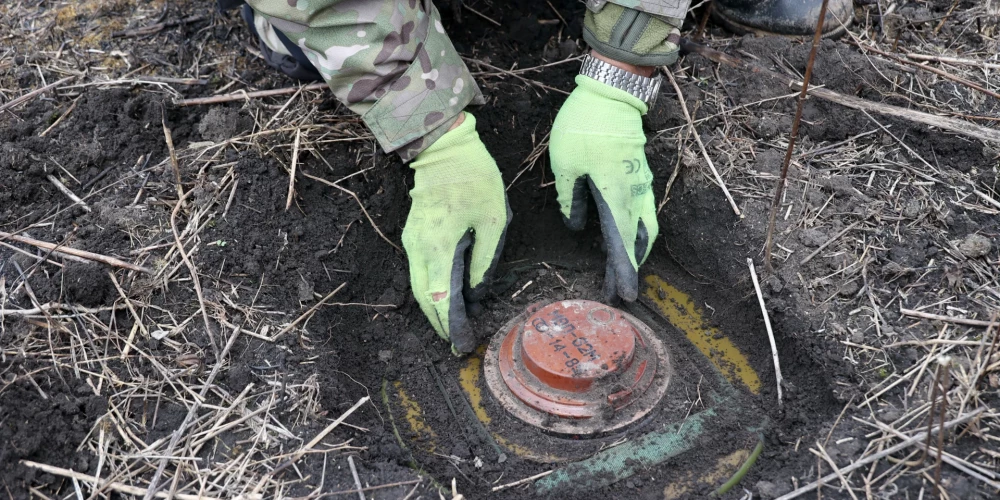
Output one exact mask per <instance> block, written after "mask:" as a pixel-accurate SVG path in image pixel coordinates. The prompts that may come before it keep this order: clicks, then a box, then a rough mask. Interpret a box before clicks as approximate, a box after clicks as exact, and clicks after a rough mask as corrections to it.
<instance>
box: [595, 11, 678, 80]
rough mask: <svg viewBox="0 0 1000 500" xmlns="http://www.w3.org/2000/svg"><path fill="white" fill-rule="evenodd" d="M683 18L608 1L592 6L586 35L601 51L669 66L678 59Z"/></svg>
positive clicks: (618, 58)
mask: <svg viewBox="0 0 1000 500" xmlns="http://www.w3.org/2000/svg"><path fill="white" fill-rule="evenodd" d="M682 22H683V19H675V18H669V17H661V16H655V15H651V14H649V13H646V12H642V11H639V10H636V9H630V8H627V7H622V6H620V5H615V4H612V3H608V4H605V5H602V6H601V7H600V8H599V10H596V11H595V10H592V9H591V8H589V5H588V9H587V12H586V15H585V16H584V18H583V39H584V40H585V41H586V42H587V44H588V45H590V46H591V47H592V48H593V49H594V50H596V51H597V52H599V53H600V54H602V55H604V56H607V57H610V58H612V59H615V60H616V61H621V62H625V63H629V64H635V65H637V66H666V65H668V64H673V63H674V62H676V61H677V56H678V53H679V50H680V47H679V46H678V44H679V43H680V30H679V29H678V26H680V25H681V23H682Z"/></svg>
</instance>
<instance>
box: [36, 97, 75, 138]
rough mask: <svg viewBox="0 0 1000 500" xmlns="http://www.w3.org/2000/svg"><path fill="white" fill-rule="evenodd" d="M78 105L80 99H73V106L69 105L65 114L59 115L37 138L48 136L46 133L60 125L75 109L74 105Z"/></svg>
mask: <svg viewBox="0 0 1000 500" xmlns="http://www.w3.org/2000/svg"><path fill="white" fill-rule="evenodd" d="M81 97H82V96H81ZM79 103H80V97H77V98H76V99H73V104H70V106H69V109H67V110H66V112H65V113H63V114H61V115H59V118H57V119H56V121H54V122H52V125H49V126H48V128H46V129H45V130H43V131H42V133H41V134H38V137H45V136H46V135H48V133H49V132H51V131H52V129H54V128H56V126H57V125H59V124H60V123H62V121H63V120H65V119H66V117H67V116H69V115H70V113H72V112H73V110H74V109H76V105H77V104H79Z"/></svg>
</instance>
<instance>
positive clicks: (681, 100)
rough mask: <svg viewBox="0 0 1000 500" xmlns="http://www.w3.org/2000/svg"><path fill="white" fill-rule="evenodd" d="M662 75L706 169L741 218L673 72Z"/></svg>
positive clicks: (665, 71)
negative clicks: (668, 85) (679, 105)
mask: <svg viewBox="0 0 1000 500" xmlns="http://www.w3.org/2000/svg"><path fill="white" fill-rule="evenodd" d="M664 73H666V74H667V78H669V79H670V85H673V86H674V92H677V101H678V102H679V103H680V104H681V111H683V112H684V119H686V120H687V122H688V127H690V128H691V135H693V136H694V140H695V142H697V143H698V148H699V149H700V150H701V155H702V156H703V157H704V158H705V162H707V163H708V168H709V169H711V170H712V175H714V176H715V181H716V182H718V183H719V187H721V188H722V193H723V194H725V195H726V199H727V200H729V206H731V207H733V212H735V213H736V215H737V216H739V217H740V218H742V217H743V214H742V213H741V212H740V207H738V206H736V200H733V195H731V194H729V189H727V188H726V183H725V182H724V181H723V180H722V176H721V175H719V171H718V170H716V169H715V163H713V162H712V158H710V157H709V156H708V151H707V150H706V149H705V144H704V143H702V142H701V135H699V134H698V130H697V129H696V128H695V126H694V120H693V119H692V118H691V114H690V113H688V109H687V104H686V103H685V102H684V93H682V92H681V88H680V86H679V85H677V80H675V79H674V74H673V72H671V71H670V70H669V69H665V70H664ZM678 154H680V152H678Z"/></svg>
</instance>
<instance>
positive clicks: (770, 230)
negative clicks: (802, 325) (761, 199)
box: [764, 0, 830, 270]
mask: <svg viewBox="0 0 1000 500" xmlns="http://www.w3.org/2000/svg"><path fill="white" fill-rule="evenodd" d="M829 3H830V0H823V4H822V5H820V7H819V20H818V21H816V33H814V34H813V41H812V48H811V49H810V50H809V62H808V63H806V74H805V77H804V78H803V79H802V91H801V92H799V100H798V103H797V104H796V107H795V119H794V120H792V131H791V132H790V133H789V134H788V149H787V150H786V151H785V161H784V162H782V164H781V178H780V179H778V185H777V187H775V189H774V199H772V200H771V215H770V217H769V218H768V223H767V240H766V243H765V244H764V265H765V266H767V269H768V270H770V269H771V247H772V246H773V245H774V223H775V220H776V219H777V216H778V208H779V207H780V206H781V195H782V194H783V193H784V191H785V179H787V178H788V165H789V164H790V163H791V162H792V151H793V150H794V149H795V139H796V138H797V137H798V135H799V123H800V122H801V121H802V106H803V105H804V104H805V102H806V94H807V93H808V92H809V79H810V78H812V70H813V63H814V62H816V50H817V49H818V48H819V39H820V37H821V36H822V33H823V20H824V19H826V7H827V5H828V4H829Z"/></svg>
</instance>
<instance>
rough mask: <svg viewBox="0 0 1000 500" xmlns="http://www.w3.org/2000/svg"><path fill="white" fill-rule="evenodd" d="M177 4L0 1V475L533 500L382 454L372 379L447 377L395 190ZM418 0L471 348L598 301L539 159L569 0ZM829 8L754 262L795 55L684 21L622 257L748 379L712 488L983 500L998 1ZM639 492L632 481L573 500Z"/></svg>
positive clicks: (456, 452) (394, 448)
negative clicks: (565, 307)
mask: <svg viewBox="0 0 1000 500" xmlns="http://www.w3.org/2000/svg"><path fill="white" fill-rule="evenodd" d="M212 3H213V2H209V1H206V0H177V1H171V2H168V1H165V0H151V1H148V2H137V1H135V0H94V1H89V2H71V1H68V0H54V1H45V2H25V1H19V2H5V3H4V4H3V5H0V40H4V43H2V44H0V495H2V494H6V495H7V496H9V497H11V498H73V497H76V498H125V497H128V498H133V497H134V498H138V497H149V496H151V495H152V490H157V495H158V497H164V496H172V497H173V498H179V499H185V498H237V497H242V498H247V499H250V498H279V497H280V498H284V497H294V498H320V497H324V498H325V497H326V496H327V495H338V496H341V497H344V498H350V497H353V496H361V497H363V498H412V499H415V498H440V497H443V498H462V497H463V496H464V498H484V497H487V496H490V495H493V496H495V497H498V498H524V497H526V496H529V495H531V494H533V493H532V492H533V491H534V490H531V489H528V488H531V487H532V484H533V483H534V482H535V481H537V480H539V479H542V478H544V477H545V476H546V475H547V470H548V468H547V467H545V468H542V467H538V466H537V465H531V464H529V463H528V462H527V461H523V460H517V459H516V458H514V455H513V454H511V457H510V458H509V459H508V460H506V461H504V462H500V461H498V460H495V459H492V458H490V457H494V456H495V455H494V452H493V450H492V448H491V445H490V443H489V442H487V440H484V439H480V438H479V437H477V436H472V435H467V434H464V433H462V432H459V431H457V430H455V431H454V432H449V433H448V434H449V435H439V436H437V439H439V441H438V447H437V448H436V449H435V450H434V453H425V454H424V455H426V456H423V455H422V456H421V459H420V468H419V469H415V468H413V465H414V463H415V462H414V455H413V453H412V450H411V448H410V447H408V443H413V442H419V441H415V439H416V438H417V437H418V436H411V435H408V434H406V432H402V433H399V429H398V428H395V427H394V423H393V418H394V417H393V415H392V414H391V413H390V412H388V411H387V408H386V406H385V404H384V402H383V394H384V392H383V390H382V388H383V386H391V385H392V384H393V383H394V382H396V381H400V380H404V379H406V378H407V377H412V376H414V374H417V373H423V374H424V375H426V373H427V369H428V367H429V366H430V367H434V368H436V370H437V372H440V373H442V374H444V375H446V376H456V375H455V374H457V373H459V372H460V369H461V366H462V365H461V364H460V363H461V360H458V359H456V358H454V357H453V356H452V355H451V353H450V351H449V348H448V346H447V344H446V343H445V342H442V341H440V339H439V338H438V337H437V335H436V334H435V333H434V331H433V330H432V329H431V327H430V326H429V325H428V323H427V320H426V319H425V318H424V316H423V314H422V312H421V310H420V309H419V307H418V306H417V304H416V303H415V302H414V300H413V299H412V297H411V290H410V284H409V277H408V267H407V261H406V257H405V255H404V254H403V253H401V252H400V251H399V250H398V249H397V247H400V246H401V244H402V242H401V233H402V226H403V224H404V223H405V221H406V216H407V213H408V210H409V206H410V200H409V199H408V194H407V193H408V191H409V189H410V188H412V187H413V177H412V175H411V174H410V173H409V169H407V168H406V167H405V166H404V165H403V164H402V162H401V161H400V160H399V159H398V158H397V157H395V156H392V155H386V154H384V153H382V152H381V151H380V150H379V149H378V146H377V144H376V141H375V138H374V137H373V135H372V134H371V133H370V132H369V131H368V129H366V128H365V126H364V124H363V122H362V121H361V119H360V118H359V117H358V116H357V115H354V114H352V113H350V112H349V111H348V110H346V109H345V108H344V107H343V106H342V105H341V104H339V103H338V102H337V101H336V100H335V99H334V98H333V97H332V96H331V95H330V93H329V92H327V91H324V90H323V85H314V86H308V85H303V84H301V83H299V82H297V81H294V80H291V79H289V78H287V77H285V76H283V75H282V74H281V73H280V72H276V71H272V70H270V69H269V68H267V66H266V65H265V64H264V63H263V62H262V61H261V57H262V54H261V53H260V49H259V45H258V44H257V43H256V41H255V40H253V39H252V38H251V36H250V34H249V33H248V31H247V29H246V25H245V24H244V23H243V21H242V20H241V19H240V18H239V16H238V15H236V14H232V13H226V14H222V13H218V12H216V11H215V10H214V9H213V8H212ZM437 3H438V4H439V5H438V7H439V8H441V9H442V23H443V28H444V29H445V30H446V31H447V32H448V33H449V34H450V37H451V39H452V41H453V43H454V45H455V48H456V49H457V50H458V52H459V53H460V54H461V55H462V56H463V58H464V61H465V62H466V65H467V66H468V67H469V69H470V71H471V72H472V74H473V76H474V77H475V78H476V79H477V82H478V83H479V85H480V87H481V88H482V90H483V92H484V95H485V97H486V100H487V104H486V105H484V106H482V107H480V108H477V109H476V111H475V117H476V120H477V129H478V131H479V135H480V136H481V138H482V140H483V141H484V142H485V144H486V147H487V149H489V151H490V152H492V153H493V155H494V158H495V160H496V162H497V165H498V167H499V169H500V172H501V174H502V177H503V181H504V187H505V188H506V193H507V195H508V199H509V202H510V208H511V209H512V212H513V213H514V218H513V219H512V222H511V225H510V226H509V228H508V232H507V242H506V245H505V247H504V251H503V254H502V256H501V259H500V266H499V269H498V271H497V277H498V279H497V283H496V284H495V286H494V287H493V288H492V289H491V290H490V292H489V293H488V294H487V298H486V300H484V301H483V302H482V311H481V313H480V314H479V315H478V316H477V317H475V318H473V319H472V320H471V323H472V325H473V326H474V328H475V329H476V331H478V332H481V334H482V336H483V337H484V339H485V336H486V335H489V334H491V333H493V332H495V331H497V329H499V328H500V326H501V325H503V324H504V323H505V322H506V321H507V320H509V319H510V318H511V317H513V316H515V315H516V314H519V313H520V312H523V311H524V309H525V308H526V307H527V306H528V305H529V304H532V303H535V302H539V301H551V300H559V299H596V300H600V296H601V279H602V273H603V269H604V260H605V257H604V254H603V253H602V246H601V244H600V243H598V239H599V237H600V234H601V229H600V227H599V225H598V224H597V222H596V219H594V220H591V221H589V222H588V224H587V226H586V227H585V228H584V230H583V231H582V233H573V232H570V231H568V230H567V229H566V228H565V226H564V225H563V222H562V220H561V217H560V215H559V213H558V208H557V207H558V202H557V199H556V191H555V186H554V184H553V175H552V171H551V165H549V160H548V158H549V153H548V147H549V143H550V131H551V126H552V122H553V119H554V117H555V114H556V111H557V110H558V109H559V108H560V106H561V104H562V103H563V102H564V101H565V99H566V94H567V93H569V92H571V91H572V90H573V89H574V87H575V86H574V83H573V79H574V76H575V75H576V72H577V70H578V68H579V66H580V60H581V59H582V56H583V55H584V48H585V46H586V44H585V43H584V41H583V38H582V36H583V35H582V32H583V26H582V24H583V18H584V9H585V7H584V4H583V3H582V2H576V1H570V0H552V1H550V2H544V3H541V4H539V2H529V1H525V0H510V1H507V2H497V1H495V0H471V1H470V0H465V1H463V2H450V3H449V2H440V1H439V2H437ZM704 7H705V5H699V6H698V7H697V8H696V9H695V10H693V11H691V12H689V13H688V15H687V18H686V19H685V21H684V25H683V26H682V28H681V32H682V35H683V36H685V37H691V39H692V40H695V38H694V37H693V35H694V33H695V31H696V30H697V29H698V28H697V26H698V25H699V23H700V21H701V20H702V16H703V14H704V13H705V11H704ZM853 14H854V17H853V24H852V26H851V27H850V28H849V30H848V31H847V33H846V34H845V35H844V36H843V37H842V38H840V39H838V40H823V41H821V43H820V44H819V46H818V49H817V54H816V59H815V61H814V63H813V64H814V67H813V72H812V76H811V79H810V83H809V87H810V89H812V90H811V91H810V95H809V97H808V98H806V99H805V101H804V102H803V106H802V119H801V122H800V124H799V127H800V129H799V136H798V139H797V141H796V144H795V147H794V149H793V151H792V156H791V158H790V162H789V164H788V177H787V183H786V185H785V190H784V193H783V195H782V196H781V198H780V199H779V200H778V201H779V205H778V210H777V212H776V217H775V230H774V233H773V238H772V239H773V247H772V248H771V252H772V265H773V267H774V269H773V272H764V267H763V252H764V250H763V249H764V242H765V234H766V231H767V226H768V213H769V208H770V205H771V200H772V195H773V193H774V189H775V186H776V182H777V181H778V179H779V178H780V176H781V170H782V164H783V160H784V155H785V152H786V149H787V148H788V144H789V143H788V138H789V131H790V129H791V128H792V125H793V117H794V115H795V108H796V102H795V101H796V97H797V95H798V89H799V88H800V87H798V86H797V83H795V82H800V81H801V80H802V78H803V76H804V72H805V69H806V66H807V62H808V57H809V52H810V44H809V42H808V41H801V40H793V39H788V38H782V37H753V36H742V37H740V36H734V35H732V34H731V33H729V32H727V31H726V30H724V29H723V28H722V27H719V26H717V25H715V24H714V23H711V22H709V23H707V25H706V26H707V27H706V29H705V32H704V35H703V37H702V38H701V39H700V40H697V44H698V45H699V46H701V47H706V48H708V49H712V50H713V51H715V52H717V53H721V54H723V55H725V56H728V57H729V58H730V59H728V60H729V62H730V63H733V64H729V63H719V62H718V61H715V60H713V59H709V58H707V57H705V56H703V55H699V54H698V53H687V54H685V55H683V56H682V58H681V60H680V62H679V63H677V64H674V65H671V66H670V67H669V68H668V71H670V79H669V80H668V82H674V83H675V85H663V87H662V88H661V95H660V97H659V100H658V103H657V105H656V106H654V107H653V108H651V109H650V111H649V113H648V114H647V116H646V117H645V118H644V126H645V128H646V132H647V133H646V137H647V142H646V145H645V153H646V157H647V159H648V163H649V167H650V169H651V171H652V173H653V186H652V188H653V190H654V192H655V193H656V194H657V210H658V212H657V213H658V216H657V220H658V222H659V225H660V235H659V238H658V239H657V240H656V241H655V242H654V245H653V249H652V251H651V255H650V257H649V259H648V261H647V262H646V263H645V264H644V265H643V267H642V268H641V271H640V276H643V277H644V276H646V275H650V274H655V275H657V276H661V277H664V278H666V279H668V280H669V281H670V282H671V283H674V284H675V285H676V286H678V287H680V288H682V289H684V290H687V291H690V294H691V296H692V298H693V300H694V302H695V303H696V304H697V306H698V307H699V308H703V309H704V311H705V314H706V317H710V318H711V321H712V322H713V324H714V325H716V326H718V328H719V329H721V330H723V331H725V332H726V334H727V336H728V338H730V339H731V340H732V341H733V342H734V344H735V345H737V346H738V347H739V348H740V349H741V350H743V351H744V352H746V353H747V356H748V358H749V360H750V363H751V364H752V365H753V366H754V368H755V369H756V371H757V372H758V373H760V375H761V387H762V388H763V389H762V394H761V396H760V400H759V401H758V403H757V406H756V407H755V409H756V410H757V411H759V412H760V413H761V414H762V415H766V416H767V417H768V420H769V422H770V424H769V427H768V429H767V431H766V433H765V446H764V451H763V452H762V454H761V456H760V458H759V459H758V460H757V463H756V465H755V466H754V467H753V468H752V469H751V470H750V471H749V473H748V474H747V475H746V477H744V478H743V480H742V482H741V483H740V484H739V485H738V486H737V487H736V488H734V489H733V490H732V491H731V492H730V493H728V494H727V496H725V498H811V497H812V496H813V495H818V496H819V497H820V498H933V497H934V496H935V495H937V494H940V497H941V498H951V499H958V498H961V499H976V498H995V497H996V495H997V494H998V492H1000V452H998V449H1000V447H998V441H1000V437H998V436H1000V341H998V338H1000V336H998V330H1000V328H998V327H997V322H998V320H997V316H998V311H1000V251H998V247H997V243H998V238H1000V178H998V175H1000V173H998V168H1000V144H997V143H996V142H992V140H991V139H990V137H992V136H991V135H990V134H995V133H996V130H997V126H998V124H1000V99H998V98H997V97H996V94H997V93H998V92H1000V86H998V82H1000V79H998V78H997V74H998V73H997V72H998V71H1000V59H998V57H1000V56H998V55H997V54H998V53H1000V23H998V20H1000V2H998V1H997V0H986V1H975V0H927V1H906V0H858V1H856V2H855V4H854V11H853ZM701 53H703V54H709V55H710V54H711V53H710V52H709V51H701ZM715 57H716V58H718V56H715ZM736 59H738V60H739V61H742V63H734V61H736ZM734 64H735V66H734ZM745 64H752V65H753V66H754V67H756V68H760V69H761V70H762V71H756V70H747V69H746V66H745ZM763 70H766V71H763ZM772 74H777V75H779V76H778V77H774V76H773V75H772ZM788 82H793V83H792V84H791V85H789V84H788ZM897 110H904V111H902V112H899V111H897ZM928 117H930V118H928ZM935 120H937V121H935ZM935 123H936V124H937V125H935ZM293 165H294V167H293ZM286 208H287V210H286ZM737 214H742V218H741V217H740V216H738V215H737ZM748 258H750V259H752V260H753V261H754V262H755V263H756V264H757V267H756V271H757V272H758V273H759V276H758V278H759V280H758V285H759V295H758V292H757V291H756V290H755V287H754V280H753V278H752V277H751V275H750V272H749V270H748V265H747V262H746V261H747V259H748ZM758 297H759V298H758ZM760 302H763V304H764V309H765V311H766V314H767V316H768V319H769V322H770V326H771V330H772V334H773V337H774V341H775V342H774V345H775V352H776V356H777V359H778V360H780V368H781V377H782V379H783V383H782V384H781V385H780V389H781V392H780V394H781V396H780V398H781V404H780V405H778V404H777V402H778V400H779V392H778V387H779V385H778V381H777V380H776V378H775V370H774V364H773V361H772V360H773V359H774V357H773V356H774V354H772V350H771V346H770V342H769V341H768V339H767V338H766V337H767V335H768V334H767V327H766V326H765V323H764V318H763V317H762V313H761V306H760ZM481 340H483V339H481ZM695 392H697V391H692V394H686V395H684V397H685V398H687V399H688V404H689V405H690V406H689V407H690V408H697V407H698V405H701V404H703V403H702V402H699V401H700V396H699V394H696V393H695ZM425 411H427V412H428V414H427V415H426V418H427V419H428V420H438V421H449V419H451V418H453V417H452V416H451V413H450V410H449V408H448V407H447V406H446V405H445V404H443V403H441V404H440V405H438V406H437V407H425ZM925 433H926V434H925ZM400 438H401V439H402V442H401V440H400ZM411 438H412V439H411ZM712 439H714V441H713V440H709V441H707V442H706V443H704V449H713V448H715V447H718V446H717V445H721V444H723V443H725V440H726V436H715V437H713V438H712ZM887 450H889V451H891V452H887ZM893 450H895V451H893ZM717 459H718V457H717V456H715V455H713V454H710V453H692V454H690V455H688V456H686V458H685V460H686V462H685V463H682V464H679V465H678V464H674V465H678V466H679V467H680V466H683V467H686V468H687V469H685V470H707V469H708V468H709V467H710V466H713V465H714V464H715V462H716V460H717ZM154 483H155V485H154ZM813 488H815V489H816V491H812V489H813ZM807 490H808V491H807ZM707 493H708V492H707V491H699V490H692V491H689V492H688V493H686V494H685V495H687V497H689V498H704V497H705V496H706V495H707ZM665 494H666V493H665V492H664V489H663V477H662V475H658V473H657V471H655V470H654V471H651V474H650V476H649V477H646V476H645V474H643V475H642V476H641V477H639V476H636V477H634V478H630V479H629V480H627V481H620V482H617V483H614V484H612V485H611V486H609V487H608V488H606V489H604V490H599V491H593V492H589V493H587V494H581V495H575V496H576V497H577V498H602V499H603V498H662V497H663V496H664V495H665Z"/></svg>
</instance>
